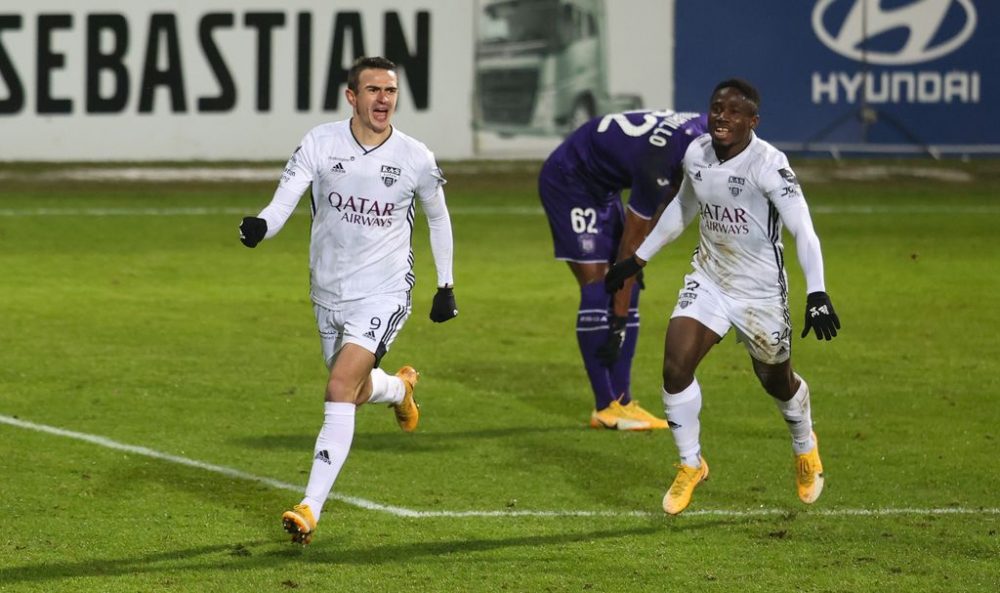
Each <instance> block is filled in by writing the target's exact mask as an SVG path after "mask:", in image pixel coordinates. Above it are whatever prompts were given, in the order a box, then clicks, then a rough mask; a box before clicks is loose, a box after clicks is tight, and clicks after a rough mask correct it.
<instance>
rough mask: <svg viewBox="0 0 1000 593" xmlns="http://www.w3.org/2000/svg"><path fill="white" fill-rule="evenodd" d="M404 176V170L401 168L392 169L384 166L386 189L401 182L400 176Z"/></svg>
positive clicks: (383, 177)
mask: <svg viewBox="0 0 1000 593" xmlns="http://www.w3.org/2000/svg"><path fill="white" fill-rule="evenodd" d="M402 174H403V170H402V169H400V168H399V167H390V166H389V165H382V183H384V184H385V186H386V187H392V184H394V183H396V181H398V180H399V176H400V175H402Z"/></svg>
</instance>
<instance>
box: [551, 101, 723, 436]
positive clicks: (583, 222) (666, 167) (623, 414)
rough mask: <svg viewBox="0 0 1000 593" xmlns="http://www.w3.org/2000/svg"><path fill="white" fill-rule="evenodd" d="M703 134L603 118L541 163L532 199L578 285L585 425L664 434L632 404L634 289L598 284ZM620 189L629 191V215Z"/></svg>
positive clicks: (690, 128)
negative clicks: (588, 406) (590, 406)
mask: <svg viewBox="0 0 1000 593" xmlns="http://www.w3.org/2000/svg"><path fill="white" fill-rule="evenodd" d="M705 129H706V128H705V117H704V116H701V115H698V114H697V113H675V112H673V111H632V112H627V113H618V114H613V115H607V116H604V117H599V118H596V119H593V120H591V121H590V122H588V123H585V124H583V125H582V126H580V128H578V129H577V130H576V131H574V132H573V133H572V134H571V135H570V136H569V137H568V138H566V140H565V141H564V142H563V143H562V144H561V145H560V146H559V147H558V148H556V149H555V151H553V152H552V154H551V155H550V156H549V158H548V159H547V160H546V161H545V164H544V165H543V166H542V170H541V174H540V175H539V178H538V192H539V194H540V195H541V199H542V205H543V206H544V208H545V214H546V216H548V220H549V228H550V229H551V230H552V240H553V242H554V243H555V257H556V259H561V260H565V261H566V262H567V263H568V264H569V268H570V270H571V271H572V272H573V275H574V276H575V277H576V280H577V283H578V284H579V286H580V305H579V309H578V311H577V320H576V338H577V344H578V345H579V347H580V355H581V356H582V357H583V366H584V368H585V369H586V371H587V377H588V378H589V379H590V386H591V389H592V390H593V393H594V411H593V412H592V413H591V415H590V425H591V426H592V427H594V428H602V427H603V428H613V429H618V430H650V429H658V428H667V423H666V421H664V420H663V419H662V418H657V417H656V416H654V415H652V414H650V413H649V412H647V411H646V410H644V409H643V408H641V407H640V406H639V404H638V402H636V401H633V400H632V394H631V373H632V357H633V355H634V354H635V346H636V340H637V338H638V335H639V309H638V307H639V286H638V284H637V283H636V282H635V281H634V280H633V279H628V280H626V281H625V283H624V286H623V287H622V289H621V290H619V291H617V292H616V293H615V294H614V295H613V296H612V297H610V298H609V296H608V294H607V293H605V291H604V286H603V285H602V280H603V279H604V275H605V273H606V272H607V271H608V266H609V265H610V264H611V263H613V262H614V261H616V260H617V259H624V258H628V257H631V256H632V254H633V253H634V252H635V248H636V247H637V246H638V245H639V243H640V242H641V241H642V239H643V238H644V237H645V236H646V233H648V232H649V229H650V227H651V226H652V223H653V219H654V218H655V216H656V215H657V214H658V213H659V212H660V211H662V208H663V206H665V205H666V203H667V202H668V201H669V200H670V199H671V198H672V197H673V196H674V194H675V193H676V192H677V188H678V186H679V183H680V179H681V167H680V162H681V158H682V157H683V156H684V151H685V150H686V149H687V146H688V144H689V143H690V142H691V140H692V139H693V138H694V137H696V136H698V135H700V134H702V133H703V132H704V131H705ZM623 190H630V193H629V198H628V208H624V207H623V206H622V196H621V193H622V191H623Z"/></svg>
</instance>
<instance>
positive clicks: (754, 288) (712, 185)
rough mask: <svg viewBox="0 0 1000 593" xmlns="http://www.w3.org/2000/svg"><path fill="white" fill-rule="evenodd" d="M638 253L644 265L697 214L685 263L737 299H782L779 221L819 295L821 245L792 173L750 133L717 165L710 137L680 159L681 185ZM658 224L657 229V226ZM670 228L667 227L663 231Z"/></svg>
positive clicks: (783, 274) (784, 285) (785, 279)
mask: <svg viewBox="0 0 1000 593" xmlns="http://www.w3.org/2000/svg"><path fill="white" fill-rule="evenodd" d="M668 211H669V212H664V220H662V221H661V222H663V223H664V224H663V225H662V226H663V227H664V229H656V232H653V233H650V237H649V240H647V241H645V242H644V244H643V245H642V246H640V249H639V250H637V251H636V254H637V255H638V256H639V257H641V258H643V259H646V260H648V259H649V257H651V256H652V254H654V253H656V251H658V250H659V248H660V247H662V246H663V245H664V244H665V243H667V242H669V241H671V240H673V239H674V238H676V236H677V235H679V234H680V229H683V227H684V226H686V224H687V223H688V222H690V221H691V220H692V219H693V217H694V215H695V214H697V215H698V216H699V219H700V222H699V224H700V231H701V232H700V238H699V243H698V247H697V249H696V250H695V252H694V255H693V257H692V259H691V265H692V266H693V267H694V268H695V269H696V270H698V271H700V272H702V273H703V274H704V275H705V276H706V277H708V278H709V279H710V280H712V281H714V282H715V283H716V284H717V285H718V286H719V288H720V289H722V290H723V291H724V292H725V293H726V294H728V295H730V296H732V297H734V298H739V299H758V298H769V297H775V296H781V297H785V298H787V296H788V277H787V273H786V271H785V259H784V247H783V245H782V228H783V223H784V225H787V226H788V228H789V231H790V232H792V233H793V234H794V235H795V236H796V245H797V246H798V247H799V251H800V253H799V261H800V263H801V265H802V267H803V271H804V272H805V276H806V284H807V287H808V289H809V290H810V291H814V290H824V288H823V263H822V256H821V254H820V249H819V240H818V238H816V234H815V231H814V230H813V226H812V221H811V219H810V217H809V209H808V206H807V205H806V201H805V198H804V197H803V194H802V190H801V188H800V187H799V183H798V180H797V179H796V177H795V173H794V172H793V171H792V168H791V167H790V166H789V164H788V158H787V157H786V156H785V154H784V153H783V152H781V151H780V150H778V149H776V148H774V147H773V146H772V145H771V144H769V143H767V142H765V141H764V140H761V139H760V138H758V137H757V136H756V134H754V135H753V137H752V139H751V141H750V144H749V145H748V146H747V148H746V149H744V150H743V151H742V152H740V153H739V154H738V155H736V156H735V157H733V158H732V159H729V160H727V161H724V162H720V161H719V159H718V157H716V155H715V150H714V149H713V148H712V137H711V136H710V135H709V134H704V135H702V136H699V137H698V138H697V139H695V140H694V141H693V142H692V143H691V145H690V146H688V149H687V152H686V153H685V155H684V180H683V182H682V184H681V188H680V190H679V191H678V195H677V197H676V199H675V200H674V201H673V202H671V204H670V206H669V207H668ZM657 226H658V227H659V226H661V225H659V224H658V225H657ZM667 227H671V228H667Z"/></svg>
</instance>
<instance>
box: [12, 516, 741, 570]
mask: <svg viewBox="0 0 1000 593" xmlns="http://www.w3.org/2000/svg"><path fill="white" fill-rule="evenodd" d="M719 522H720V521H718V520H712V521H705V522H701V521H699V522H698V523H697V524H695V523H692V524H690V525H688V526H687V528H688V529H713V528H716V527H717V525H718V523H719ZM723 522H725V521H723ZM669 529H670V530H676V529H677V526H673V527H670V528H669ZM666 530H667V528H666V527H665V526H664V525H662V524H656V525H646V526H643V527H636V528H633V529H604V530H597V531H586V532H579V533H563V534H552V535H524V536H513V537H502V538H456V539H452V540H449V541H443V542H432V543H428V542H414V543H396V544H387V545H368V546H352V545H350V544H344V545H337V544H335V543H334V544H329V545H327V546H320V547H317V545H316V544H313V546H312V547H310V548H305V549H304V548H300V547H298V546H293V545H290V544H288V543H285V542H281V543H278V542H275V541H273V540H257V541H252V542H247V543H237V544H233V543H229V544H214V545H206V546H198V547H194V548H188V549H180V550H169V551H162V552H155V553H151V554H145V555H136V556H127V557H122V558H111V559H99V558H89V559H86V560H80V561H76V562H63V563H58V562H56V563H52V562H42V563H38V564H28V565H23V566H13V567H9V568H2V569H0V583H9V584H14V583H25V582H27V583H32V582H34V583H41V582H51V583H54V582H58V581H60V580H62V579H73V578H80V577H115V576H124V575H129V576H131V575H143V574H161V573H162V574H168V573H179V572H183V571H208V570H214V571H232V570H259V569H267V568H271V567H273V568H280V567H281V566H282V565H283V564H284V563H286V562H296V563H298V562H303V561H305V562H309V563H322V564H324V565H336V564H340V565H352V564H355V565H372V564H391V565H398V564H399V563H400V561H401V560H400V559H406V560H405V561H406V562H440V563H448V564H449V565H453V564H454V563H455V562H461V561H462V560H463V558H467V557H468V556H470V555H476V554H480V553H484V552H491V551H494V550H503V549H514V548H523V549H525V550H538V549H541V548H542V547H544V546H560V545H567V544H575V543H586V542H592V541H594V540H614V539H622V538H628V537H636V536H645V535H652V534H656V533H662V532H664V531H666ZM551 549H552V550H559V549H560V548H558V547H554V548H551ZM563 553H566V552H565V550H564V551H563ZM468 559H469V560H475V561H480V560H481V559H476V558H468ZM448 570H452V569H450V568H449V569H448Z"/></svg>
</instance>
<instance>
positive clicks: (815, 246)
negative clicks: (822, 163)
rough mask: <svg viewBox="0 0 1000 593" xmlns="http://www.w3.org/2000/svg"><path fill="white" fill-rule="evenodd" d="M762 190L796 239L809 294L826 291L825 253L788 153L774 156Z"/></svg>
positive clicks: (763, 179)
mask: <svg viewBox="0 0 1000 593" xmlns="http://www.w3.org/2000/svg"><path fill="white" fill-rule="evenodd" d="M760 183H761V189H763V190H764V193H765V195H766V196H767V197H768V199H769V200H770V201H771V203H772V204H774V207H775V209H776V210H777V211H778V215H779V216H780V217H781V222H782V224H783V225H784V226H785V228H786V229H788V232H789V234H791V235H792V237H793V238H794V239H795V251H796V254H797V255H798V259H799V266H801V267H802V274H803V275H804V276H805V280H806V291H807V292H808V293H812V292H819V291H825V290H826V284H825V281H824V278H823V252H822V250H821V249H820V245H819V237H818V236H817V235H816V230H815V229H814V228H813V223H812V217H811V216H810V214H809V205H808V204H807V203H806V199H805V195H804V194H803V193H802V188H801V187H800V186H799V181H798V178H796V176H795V172H794V171H792V168H791V166H790V165H789V164H788V159H787V157H785V155H784V154H781V155H780V156H779V157H778V158H776V159H773V160H772V161H771V162H770V163H769V165H768V166H767V168H766V169H765V170H764V171H763V174H762V177H761V180H760Z"/></svg>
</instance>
